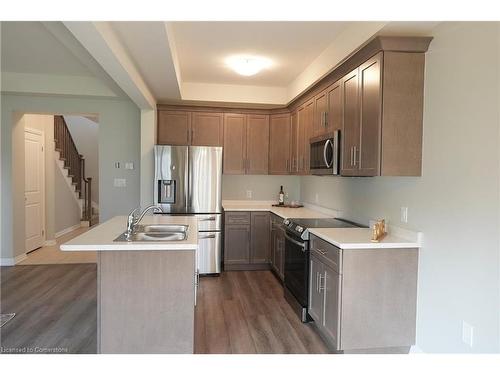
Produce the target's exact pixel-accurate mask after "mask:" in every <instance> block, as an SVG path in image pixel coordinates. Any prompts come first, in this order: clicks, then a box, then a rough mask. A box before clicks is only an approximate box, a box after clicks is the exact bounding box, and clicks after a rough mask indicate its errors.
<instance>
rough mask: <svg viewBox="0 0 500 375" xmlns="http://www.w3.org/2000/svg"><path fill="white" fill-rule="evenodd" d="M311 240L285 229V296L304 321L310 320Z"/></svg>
mask: <svg viewBox="0 0 500 375" xmlns="http://www.w3.org/2000/svg"><path fill="white" fill-rule="evenodd" d="M308 246H309V241H304V240H303V239H302V238H300V237H299V236H296V235H295V234H293V233H292V232H291V231H290V230H288V228H287V229H286V230H285V282H284V284H285V298H286V300H287V301H288V303H289V304H290V305H291V306H292V308H293V309H294V310H295V312H296V313H297V314H298V315H299V317H300V319H301V320H302V322H307V321H309V320H310V319H309V317H308V314H307V304H308V300H309V295H308V294H309V248H308Z"/></svg>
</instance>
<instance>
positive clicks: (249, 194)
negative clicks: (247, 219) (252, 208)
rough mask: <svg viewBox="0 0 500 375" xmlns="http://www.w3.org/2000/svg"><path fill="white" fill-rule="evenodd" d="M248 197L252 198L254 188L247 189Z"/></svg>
mask: <svg viewBox="0 0 500 375" xmlns="http://www.w3.org/2000/svg"><path fill="white" fill-rule="evenodd" d="M247 198H248V199H251V198H252V190H247Z"/></svg>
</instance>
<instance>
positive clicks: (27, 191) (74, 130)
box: [13, 113, 99, 265]
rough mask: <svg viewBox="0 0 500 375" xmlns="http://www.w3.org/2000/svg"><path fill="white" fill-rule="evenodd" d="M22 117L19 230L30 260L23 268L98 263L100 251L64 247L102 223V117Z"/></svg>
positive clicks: (16, 138)
mask: <svg viewBox="0 0 500 375" xmlns="http://www.w3.org/2000/svg"><path fill="white" fill-rule="evenodd" d="M18 119H19V120H18V121H17V122H16V125H15V129H14V134H13V143H14V147H15V149H16V152H15V155H14V159H13V169H14V171H15V172H14V173H15V178H14V186H13V191H14V201H15V202H17V203H16V204H15V205H16V206H17V207H18V208H17V209H16V210H15V216H16V217H15V230H14V232H15V242H16V244H17V245H16V246H17V247H18V248H22V249H23V250H24V253H25V254H26V257H27V258H25V259H24V260H22V259H21V260H20V261H19V262H18V263H17V264H19V265H33V264H64V263H95V262H96V259H97V256H96V254H95V253H92V252H89V253H87V252H85V254H83V253H68V252H62V251H61V250H60V249H59V246H60V244H62V243H64V242H66V241H68V240H69V239H71V238H73V237H75V236H77V235H80V234H82V233H83V232H84V231H86V230H88V227H89V226H91V225H93V224H96V223H98V222H99V199H98V198H99V194H98V193H99V176H98V171H99V165H98V118H97V116H96V115H79V114H75V115H73V114H72V115H57V114H30V113H23V114H19V117H18ZM16 228H17V229H16Z"/></svg>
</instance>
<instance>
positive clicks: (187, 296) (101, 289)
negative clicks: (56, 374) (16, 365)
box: [61, 215, 198, 353]
mask: <svg viewBox="0 0 500 375" xmlns="http://www.w3.org/2000/svg"><path fill="white" fill-rule="evenodd" d="M126 222H127V217H126V216H117V217H114V218H112V219H110V220H108V221H106V222H104V223H102V224H100V225H98V226H97V227H95V228H92V229H90V230H89V231H88V232H85V233H84V234H82V235H80V236H78V237H76V238H74V239H72V240H71V241H69V242H66V243H65V244H62V245H61V250H62V251H97V252H98V257H97V259H98V260H97V342H98V343H97V350H98V353H193V351H194V308H195V303H196V284H197V282H196V279H197V273H196V251H197V248H198V226H197V218H196V217H193V216H160V215H154V216H145V217H144V219H143V220H142V222H141V224H143V225H149V224H155V225H163V224H181V225H187V226H188V231H187V236H186V239H184V240H182V241H133V242H115V241H114V240H115V238H117V237H118V236H120V234H122V233H123V232H124V231H125V229H126Z"/></svg>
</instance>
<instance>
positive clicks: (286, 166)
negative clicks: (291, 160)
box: [285, 159, 290, 172]
mask: <svg viewBox="0 0 500 375" xmlns="http://www.w3.org/2000/svg"><path fill="white" fill-rule="evenodd" d="M285 168H286V171H287V172H290V168H288V159H286V162H285Z"/></svg>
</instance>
